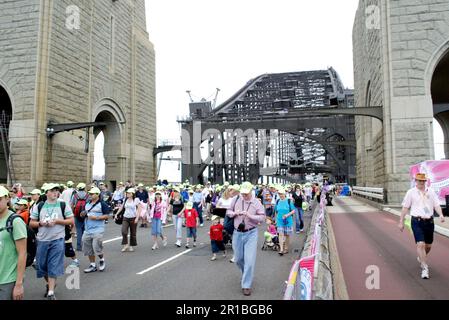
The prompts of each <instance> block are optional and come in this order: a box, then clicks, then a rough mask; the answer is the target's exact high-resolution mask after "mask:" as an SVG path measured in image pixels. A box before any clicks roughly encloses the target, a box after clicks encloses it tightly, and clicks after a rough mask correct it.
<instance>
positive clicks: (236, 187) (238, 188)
mask: <svg viewBox="0 0 449 320" xmlns="http://www.w3.org/2000/svg"><path fill="white" fill-rule="evenodd" d="M228 188H229V189H232V190H235V191H240V185H238V184H234V185H232V186H229V187H228Z"/></svg>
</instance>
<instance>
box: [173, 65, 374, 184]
mask: <svg viewBox="0 0 449 320" xmlns="http://www.w3.org/2000/svg"><path fill="white" fill-rule="evenodd" d="M346 92H347V91H346ZM349 100H351V99H348V97H347V96H345V90H344V89H343V85H342V84H341V81H340V80H339V78H338V75H337V73H336V72H335V70H333V69H332V68H331V69H329V70H324V71H308V72H291V73H283V74H265V75H261V76H259V77H257V78H255V79H253V80H251V81H249V82H248V83H247V84H246V85H245V86H244V87H243V88H242V89H240V90H239V91H238V92H237V93H236V94H235V95H233V96H232V97H231V98H230V99H228V100H227V101H225V102H224V103H223V104H222V105H220V106H219V107H218V108H216V109H214V110H213V111H212V114H210V115H208V116H206V117H201V118H195V119H190V120H187V121H179V122H181V123H182V126H183V131H186V132H188V133H189V141H190V145H189V146H186V147H187V149H188V150H189V159H188V160H189V162H188V163H190V164H186V163H185V162H183V180H185V179H186V178H192V179H193V181H192V182H194V183H195V182H197V181H199V182H201V181H202V172H203V171H204V170H205V169H206V168H207V167H208V166H209V168H210V169H209V173H210V174H211V175H212V176H213V177H212V178H213V179H214V180H216V181H221V180H222V177H223V174H222V171H223V170H225V173H224V175H225V178H226V179H227V180H231V181H232V180H234V179H237V180H240V179H248V180H252V181H255V180H257V178H258V177H259V174H260V173H259V171H260V167H261V165H260V164H259V163H256V164H249V163H248V161H247V160H248V159H247V157H246V155H245V157H244V158H245V159H244V161H245V162H244V163H243V164H241V165H228V164H215V163H214V164H211V165H209V164H206V163H201V164H199V163H194V162H192V160H193V158H194V156H193V154H195V153H196V154H197V156H196V157H197V158H198V154H199V152H200V147H199V145H197V146H193V145H192V144H193V140H194V139H191V137H192V136H193V135H197V136H198V135H201V137H203V135H205V133H207V134H206V136H208V135H209V134H210V132H215V134H216V135H217V136H218V135H220V134H221V135H223V133H224V132H231V133H234V132H235V131H236V130H242V131H244V132H245V131H247V130H250V131H249V132H253V133H254V132H257V131H258V130H279V131H283V132H289V133H294V132H298V131H300V130H312V131H314V130H317V128H318V131H317V132H319V128H326V129H329V128H330V129H332V128H334V129H336V130H334V131H337V132H338V133H339V134H340V135H341V136H343V137H344V139H343V141H334V140H332V141H329V140H328V139H327V138H326V137H324V136H321V137H320V138H323V139H318V138H317V139H316V140H315V139H314V138H313V137H308V139H310V140H312V141H313V140H315V141H314V143H315V144H321V145H322V146H323V150H324V151H325V152H326V154H327V155H328V156H330V157H331V158H333V159H334V163H336V164H338V166H337V167H338V168H339V170H338V171H339V172H344V173H345V174H347V171H348V170H345V169H344V168H345V165H344V164H343V163H342V162H341V159H339V158H338V156H337V155H336V154H335V152H334V148H333V146H336V147H338V148H341V147H342V146H343V147H345V148H346V154H347V155H349V152H348V150H349V148H350V146H351V145H353V143H354V135H353V131H354V130H349V131H348V130H344V129H347V128H348V127H351V126H353V125H354V116H353V115H352V114H357V113H359V114H360V113H362V114H363V113H366V112H367V110H366V109H365V110H358V109H364V108H351V109H353V110H352V111H351V112H349V114H351V115H341V113H342V112H340V111H346V110H347V109H348V108H345V110H342V109H341V108H335V107H336V106H343V107H345V106H346V105H345V103H347V101H349ZM335 111H337V113H338V115H329V114H330V113H332V112H335ZM362 111H363V112H362ZM377 111H378V109H376V110H375V111H374V112H377ZM322 112H327V113H322ZM369 112H373V111H372V110H369ZM375 115H377V114H375ZM371 116H372V115H371ZM194 127H195V129H194ZM337 128H341V129H337ZM202 140H203V139H201V142H202ZM204 140H207V139H204ZM183 144H184V142H183ZM197 144H200V143H198V142H197ZM224 145H225V142H224V139H223V145H222V146H221V148H222V150H225V151H223V152H222V154H224V153H225V152H226V149H225V147H224ZM279 146H281V148H279ZM214 148H217V146H215V147H214ZM232 148H235V147H234V146H232ZM292 150H293V151H292ZM314 150H315V149H313V148H312V149H310V150H309V151H307V152H312V153H313V152H315V154H314V157H311V156H310V155H309V158H310V159H318V158H320V157H321V156H322V155H321V154H318V153H316V150H315V151H314ZM214 151H215V149H214ZM245 152H247V150H246V151H245ZM321 152H323V151H321ZM294 153H295V147H294V146H293V144H292V139H289V138H286V137H282V138H278V154H277V155H276V159H277V162H278V163H279V165H278V166H279V167H278V168H279V172H280V173H284V174H283V175H284V176H286V175H287V174H288V168H289V167H290V163H289V159H290V155H291V154H294ZM327 155H326V156H327ZM183 158H185V157H184V156H183ZM309 158H308V159H309ZM310 159H309V160H307V161H311V160H310ZM328 160H329V159H327V160H326V161H328ZM354 165H355V163H354ZM337 167H335V166H329V165H326V164H325V163H321V164H316V163H313V165H311V163H309V164H308V165H304V166H303V169H304V171H307V170H309V169H311V168H312V169H311V170H323V172H325V171H326V172H327V171H329V170H336V169H335V168H337ZM236 182H241V181H236Z"/></svg>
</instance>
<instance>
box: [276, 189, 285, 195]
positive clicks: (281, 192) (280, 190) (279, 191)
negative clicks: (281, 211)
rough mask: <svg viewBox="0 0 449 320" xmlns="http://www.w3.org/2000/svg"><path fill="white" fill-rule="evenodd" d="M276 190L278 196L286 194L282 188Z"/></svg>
mask: <svg viewBox="0 0 449 320" xmlns="http://www.w3.org/2000/svg"><path fill="white" fill-rule="evenodd" d="M277 190H278V193H280V194H285V193H286V192H285V189H284V188H278V189H277Z"/></svg>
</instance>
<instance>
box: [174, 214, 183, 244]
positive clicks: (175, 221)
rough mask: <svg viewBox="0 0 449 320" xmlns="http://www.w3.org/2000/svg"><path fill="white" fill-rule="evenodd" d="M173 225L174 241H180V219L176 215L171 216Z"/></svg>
mask: <svg viewBox="0 0 449 320" xmlns="http://www.w3.org/2000/svg"><path fill="white" fill-rule="evenodd" d="M173 224H174V227H175V233H176V240H179V241H181V240H182V218H180V217H179V218H178V215H177V214H174V215H173Z"/></svg>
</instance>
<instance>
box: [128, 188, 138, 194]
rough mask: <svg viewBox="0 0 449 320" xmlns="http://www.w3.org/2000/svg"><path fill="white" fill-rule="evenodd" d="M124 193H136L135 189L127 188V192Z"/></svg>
mask: <svg viewBox="0 0 449 320" xmlns="http://www.w3.org/2000/svg"><path fill="white" fill-rule="evenodd" d="M126 193H134V194H135V193H136V189H134V188H129V189H128V190H126Z"/></svg>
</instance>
